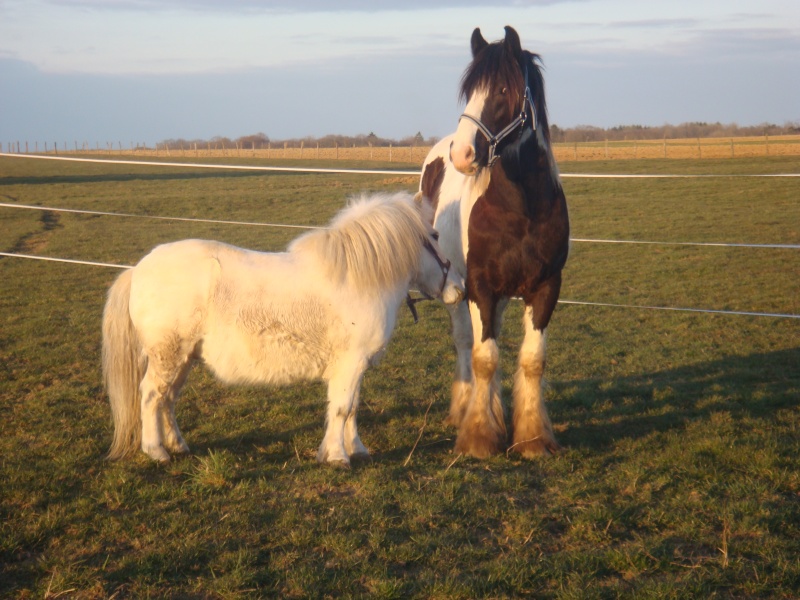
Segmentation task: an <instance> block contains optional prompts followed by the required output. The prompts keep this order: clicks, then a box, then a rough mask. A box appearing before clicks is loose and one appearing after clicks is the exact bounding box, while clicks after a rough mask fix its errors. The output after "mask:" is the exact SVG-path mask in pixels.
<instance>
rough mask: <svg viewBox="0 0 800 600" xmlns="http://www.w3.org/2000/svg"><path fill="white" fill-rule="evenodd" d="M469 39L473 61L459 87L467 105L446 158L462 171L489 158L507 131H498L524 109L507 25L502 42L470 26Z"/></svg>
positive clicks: (515, 40)
mask: <svg viewBox="0 0 800 600" xmlns="http://www.w3.org/2000/svg"><path fill="white" fill-rule="evenodd" d="M471 44H472V56H473V60H472V63H471V64H470V65H469V67H467V70H466V72H465V73H464V77H463V80H462V88H461V94H462V96H463V97H464V98H465V99H466V101H467V104H466V108H465V109H464V113H463V114H462V116H461V119H460V121H459V124H458V129H456V132H455V134H454V138H453V142H452V144H451V146H450V160H451V161H452V162H453V165H454V166H455V167H456V169H458V170H459V171H460V172H461V173H464V174H465V175H474V174H475V173H476V172H477V170H478V169H479V168H481V167H485V166H487V164H490V163H491V162H492V161H493V159H494V157H495V153H496V151H497V150H498V146H499V145H500V144H502V143H503V142H504V138H506V137H508V135H509V134H510V133H511V132H507V133H506V134H505V135H503V133H502V132H504V130H505V129H506V128H507V127H509V126H510V125H512V124H513V123H514V121H515V119H516V118H518V116H519V115H520V114H521V113H523V112H524V111H525V104H524V103H525V100H526V96H525V90H526V82H525V79H524V75H523V72H522V68H521V67H520V63H521V61H522V47H521V44H520V40H519V36H518V35H517V32H516V31H514V30H513V29H512V28H510V27H507V28H506V37H505V39H504V40H503V41H500V42H495V43H493V44H489V43H488V42H486V40H485V39H484V38H483V36H482V35H481V32H480V29H475V31H474V32H473V34H472V41H471Z"/></svg>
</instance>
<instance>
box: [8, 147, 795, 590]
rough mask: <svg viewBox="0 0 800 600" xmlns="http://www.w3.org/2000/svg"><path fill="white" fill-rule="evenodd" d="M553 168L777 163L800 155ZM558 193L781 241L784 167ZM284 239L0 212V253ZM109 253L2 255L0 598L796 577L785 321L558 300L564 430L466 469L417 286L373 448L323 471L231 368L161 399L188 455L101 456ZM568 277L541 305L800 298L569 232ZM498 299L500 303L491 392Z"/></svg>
mask: <svg viewBox="0 0 800 600" xmlns="http://www.w3.org/2000/svg"><path fill="white" fill-rule="evenodd" d="M172 158H173V159H174V158H175V157H172ZM215 160H218V161H219V162H225V161H226V160H227V161H229V162H237V163H238V162H242V161H246V160H251V159H244V158H236V157H231V158H229V159H215ZM309 162H310V161H309ZM291 164H292V166H297V161H292V163H291ZM343 165H350V166H362V167H363V166H370V167H387V166H392V167H395V168H411V169H414V168H418V165H415V164H413V163H411V164H400V163H398V162H396V161H395V162H393V163H391V165H389V164H386V163H383V164H379V163H369V164H368V165H367V164H366V163H346V162H344V163H343V161H338V162H337V163H336V166H337V167H338V166H343ZM560 166H561V170H562V172H564V173H569V172H577V171H581V172H587V171H591V172H595V173H621V172H624V173H648V172H662V173H721V174H742V173H781V172H794V173H797V172H800V158H797V157H775V156H772V157H764V158H748V159H724V160H714V159H704V160H702V161H697V160H675V161H669V160H667V161H665V160H638V161H617V162H614V161H611V162H606V161H594V162H591V163H579V164H575V163H569V162H562V163H561V165H560ZM564 184H565V188H566V191H567V198H568V201H569V203H570V214H571V219H572V235H573V237H575V238H603V239H638V240H653V241H681V242H686V241H688V242H740V243H773V244H800V202H798V194H800V181H798V180H797V179H779V178H774V179H772V178H771V179H759V178H753V179H749V178H727V177H721V178H709V179H635V180H633V179H629V180H617V179H565V180H564ZM415 186H416V180H415V178H413V177H407V176H379V175H335V176H333V175H323V174H315V175H312V174H293V173H292V174H289V173H256V172H234V171H197V170H192V169H189V168H183V167H163V168H159V167H146V166H135V165H133V166H132V165H124V166H123V165H119V166H113V165H112V166H110V165H94V164H64V163H50V162H46V161H32V160H27V159H17V158H2V157H0V196H2V197H1V198H0V202H4V203H12V204H13V203H17V204H35V205H42V206H49V207H62V208H76V209H88V210H98V211H113V212H124V213H133V214H145V215H161V216H180V217H197V218H207V219H224V220H239V221H266V222H272V223H292V224H309V225H320V224H324V223H326V222H327V221H328V220H329V218H330V217H331V216H332V215H333V214H334V213H335V212H336V211H337V210H338V209H339V208H340V207H341V206H342V205H343V203H344V202H345V198H346V196H347V195H349V194H352V193H356V192H359V191H362V190H382V189H414V188H415ZM296 234H297V230H285V229H273V228H264V227H256V226H235V225H221V224H201V223H190V222H178V221H161V220H145V219H135V218H123V217H109V216H89V215H79V214H70V213H57V212H54V211H44V212H41V211H33V210H22V209H15V208H0V250H1V251H4V252H17V253H27V254H38V255H43V256H57V257H66V258H71V259H81V260H89V261H101V262H115V263H121V264H133V263H135V262H136V261H137V260H138V259H139V258H140V257H141V256H142V255H143V254H144V253H146V252H147V251H148V250H149V249H150V248H151V247H153V246H154V245H156V244H158V243H161V242H165V241H169V240H175V239H182V238H186V237H204V238H212V239H219V240H224V241H227V242H231V243H234V244H238V245H242V246H246V247H250V248H256V249H262V250H278V249H281V248H283V247H284V246H285V245H286V243H287V241H288V240H289V239H291V238H292V237H293V236H294V235H296ZM117 273H118V271H117V270H116V269H112V268H104V267H91V266H85V265H73V264H60V263H50V262H41V261H34V260H25V259H20V258H1V257H0V278H2V284H0V597H4V598H5V597H9V598H42V597H45V598H55V597H75V598H108V597H115V598H140V597H152V598H156V597H157V598H161V597H174V598H178V597H179V598H240V597H245V598H247V597H253V598H256V597H282V598H305V597H314V598H317V597H318V598H324V597H330V598H337V597H370V598H372V597H375V598H408V597H418V598H479V597H491V598H520V597H540V598H616V597H631V598H634V597H635V598H705V597H712V596H714V597H720V598H728V597H730V598H796V597H797V594H798V589H800V469H798V456H800V410H799V409H798V399H799V398H800V320H797V319H776V318H767V317H746V316H732V315H710V314H695V313H677V312H661V311H652V310H642V309H621V308H600V307H592V306H580V305H564V304H562V305H560V306H559V307H558V308H557V309H556V312H555V315H554V317H553V321H552V323H551V327H550V329H549V332H548V335H549V338H548V351H549V352H548V370H547V377H548V380H549V389H548V401H549V407H550V415H551V417H552V420H553V423H554V426H555V429H556V432H557V435H558V438H559V441H560V442H561V443H562V444H563V446H564V447H565V449H564V451H563V452H562V453H560V454H559V455H557V456H555V457H551V458H548V459H541V460H534V461H525V460H522V459H519V458H516V457H507V456H505V455H502V456H498V457H495V458H493V459H491V460H488V461H483V462H480V461H474V460H470V459H466V458H463V457H458V456H454V455H453V454H452V452H451V449H452V447H453V443H454V432H453V431H452V430H451V429H448V428H446V427H445V426H444V425H443V423H442V422H443V419H444V417H445V415H446V413H447V409H448V404H449V398H448V393H449V386H450V382H451V377H452V374H451V373H452V365H453V361H454V352H453V349H452V344H451V342H450V339H449V336H448V332H449V323H448V319H447V313H446V311H445V310H444V309H443V307H441V306H439V305H436V304H432V303H429V304H426V305H424V306H421V307H420V317H421V321H420V323H419V324H418V325H414V324H413V321H412V319H411V317H410V315H408V314H405V313H404V314H403V315H402V318H401V320H400V322H399V324H398V327H397V330H396V332H395V336H394V338H393V340H392V342H391V344H390V346H389V349H388V351H387V353H386V355H385V357H384V359H383V361H382V362H381V364H380V365H378V366H377V367H375V368H372V369H370V370H369V371H368V372H367V375H366V378H365V381H364V386H363V390H362V398H363V402H364V403H363V406H362V409H361V412H360V415H359V418H360V425H361V427H360V431H361V435H362V438H363V440H364V442H365V444H366V445H367V446H368V448H369V449H370V450H371V452H372V454H373V458H374V461H373V462H372V463H370V464H367V465H363V466H360V467H357V468H354V469H352V470H350V471H341V470H334V469H330V468H324V467H320V466H318V465H317V464H316V462H315V460H314V457H315V452H316V448H317V446H318V444H319V442H320V440H321V436H322V430H323V410H324V409H323V407H324V405H323V402H322V400H323V397H324V388H323V386H322V385H320V384H308V385H297V386H291V387H286V388H280V389H255V388H225V387H222V386H220V385H218V384H216V383H215V382H214V381H213V379H212V378H211V377H210V375H209V374H208V373H207V372H206V371H205V370H204V369H203V368H198V369H196V370H195V372H194V373H193V375H192V376H191V377H190V379H189V382H188V384H187V386H186V388H185V392H184V396H183V398H182V400H181V402H180V403H179V406H178V421H179V423H180V424H181V426H182V429H183V431H184V435H185V437H186V440H187V442H188V443H189V445H190V446H191V447H192V450H193V455H192V456H190V457H188V458H185V459H182V460H178V461H175V462H173V463H171V464H169V465H167V466H159V465H156V464H153V463H152V462H150V461H149V460H147V459H145V458H144V456H139V457H137V458H135V459H133V460H130V461H127V462H122V463H107V462H104V461H103V455H104V453H105V451H106V450H107V448H108V444H109V442H110V439H111V421H110V413H109V409H108V405H107V401H106V399H105V397H104V394H103V390H102V385H101V378H100V368H99V365H100V361H99V349H100V315H101V312H102V307H103V302H104V294H105V292H106V290H107V288H108V286H109V285H110V283H111V281H112V280H113V279H114V277H115V276H116V275H117ZM564 274H565V285H564V289H563V291H562V299H568V300H576V301H592V302H609V303H618V304H636V305H655V306H672V307H695V308H710V309H725V310H742V311H762V312H774V313H792V314H800V251H798V250H794V249H788V250H787V249H753V248H717V247H685V246H627V245H625V246H618V245H603V244H592V243H579V242H576V243H574V244H573V247H572V252H571V256H570V260H569V262H568V265H567V268H566V270H565V273H564ZM520 316H521V311H520V307H519V306H518V305H515V304H513V303H512V305H511V306H510V308H509V310H508V312H507V317H506V325H505V330H504V336H503V337H502V339H501V348H502V351H503V352H504V355H503V369H504V373H505V377H504V394H505V397H506V398H508V397H509V396H510V387H511V382H510V375H511V373H512V372H513V369H514V350H515V348H516V347H517V346H518V344H519V341H520V328H519V323H518V321H519V319H520ZM417 441H418V443H417V445H416V446H415V443H416V442H417ZM412 450H413V451H412Z"/></svg>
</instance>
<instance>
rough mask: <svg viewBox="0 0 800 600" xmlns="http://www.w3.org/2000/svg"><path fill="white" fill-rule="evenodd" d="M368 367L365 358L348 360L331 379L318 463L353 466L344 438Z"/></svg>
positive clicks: (337, 369) (338, 367)
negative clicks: (346, 426)
mask: <svg viewBox="0 0 800 600" xmlns="http://www.w3.org/2000/svg"><path fill="white" fill-rule="evenodd" d="M366 368H367V361H366V360H364V359H360V358H359V359H355V358H354V359H345V360H344V361H343V362H342V363H341V364H340V365H338V366H337V368H336V371H335V372H334V374H333V375H332V376H331V378H330V379H329V380H328V411H327V416H326V419H325V423H326V425H325V437H324V438H322V443H321V444H320V446H319V450H318V451H317V462H320V463H328V464H329V465H333V466H341V467H349V466H350V457H349V456H348V453H347V449H346V448H345V441H344V440H345V437H344V436H345V425H346V423H347V420H348V419H349V418H350V417H351V415H352V413H353V411H354V409H355V404H356V399H357V398H358V391H359V389H360V388H361V378H362V377H363V376H364V371H365V370H366ZM353 425H355V422H353ZM362 446H363V445H362ZM365 450H366V448H365Z"/></svg>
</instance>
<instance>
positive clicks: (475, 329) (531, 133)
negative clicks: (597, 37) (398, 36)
mask: <svg viewBox="0 0 800 600" xmlns="http://www.w3.org/2000/svg"><path fill="white" fill-rule="evenodd" d="M471 46H472V57H473V59H472V62H471V63H470V64H469V66H468V67H467V69H466V71H465V72H464V76H463V78H462V85H461V96H462V98H463V99H464V100H465V101H466V108H465V110H464V113H463V114H462V115H461V118H460V120H459V123H458V128H457V130H456V132H455V133H454V134H452V135H450V136H448V137H446V138H444V139H443V140H441V141H440V142H439V143H438V144H437V145H436V146H434V148H433V149H432V150H431V152H430V153H429V154H428V156H427V158H426V159H425V163H424V165H423V175H422V180H421V183H420V192H421V195H423V196H425V197H426V198H427V201H428V202H430V204H431V205H432V207H433V209H434V211H435V216H434V221H433V225H434V227H435V228H436V229H437V231H439V233H440V239H439V243H440V245H441V248H442V250H443V251H444V253H445V255H446V256H447V257H448V258H449V259H450V261H451V262H452V265H453V268H454V269H455V270H457V271H458V273H460V274H461V275H462V276H464V277H465V279H466V288H467V299H468V303H467V302H462V303H459V304H456V305H451V306H449V307H448V309H449V312H450V316H451V319H452V325H453V337H454V341H455V345H456V351H457V364H456V373H455V381H454V384H453V391H452V401H451V406H450V414H449V417H448V421H449V423H451V424H452V425H455V426H456V427H457V428H458V437H457V439H456V445H455V451H456V452H458V453H463V454H466V455H470V456H474V457H478V458H485V457H488V456H490V455H493V454H496V453H499V452H501V451H502V450H503V449H504V448H506V447H507V445H508V433H507V428H506V421H505V411H504V408H503V404H502V401H501V398H500V389H501V388H500V369H499V353H498V346H497V336H498V335H499V333H500V327H501V321H502V316H503V311H504V309H505V308H506V305H507V303H508V301H509V299H510V298H520V299H522V301H523V302H524V303H525V310H524V318H523V327H524V332H525V335H524V341H523V343H522V347H521V348H520V351H519V367H518V369H517V372H516V375H515V377H514V392H513V394H514V408H513V419H512V426H513V435H512V437H511V444H510V446H509V450H511V451H514V452H518V453H520V454H522V455H523V456H525V457H533V456H537V455H542V454H549V453H552V452H555V451H556V450H558V449H559V445H558V443H557V442H556V439H555V436H554V434H553V428H552V425H551V423H550V419H549V417H548V414H547V409H546V407H545V403H544V398H543V395H542V375H543V373H544V368H545V330H546V328H547V325H548V323H549V322H550V317H551V315H552V314H553V309H554V308H555V306H556V302H557V300H558V296H559V291H560V289H561V271H562V269H563V268H564V264H565V263H566V260H567V254H568V251H569V217H568V214H567V202H566V198H565V196H564V190H563V189H562V186H561V181H560V178H559V174H558V169H557V166H556V163H555V160H554V158H553V152H552V148H551V144H550V131H549V127H548V123H547V107H546V105H545V96H544V80H543V78H542V73H541V70H540V59H539V56H538V55H536V54H532V53H531V52H528V51H526V50H523V49H522V46H521V43H520V38H519V35H518V34H517V32H516V31H514V29H512V28H511V27H506V28H505V39H503V40H501V41H498V42H495V43H491V44H490V43H488V42H487V41H486V40H485V39H484V38H483V36H482V35H481V32H480V29H475V31H474V32H473V34H472V39H471Z"/></svg>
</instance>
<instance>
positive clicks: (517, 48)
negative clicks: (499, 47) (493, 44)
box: [504, 25, 522, 58]
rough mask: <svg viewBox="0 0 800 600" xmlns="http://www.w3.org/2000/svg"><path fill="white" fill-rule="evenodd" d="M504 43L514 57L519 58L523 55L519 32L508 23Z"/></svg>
mask: <svg viewBox="0 0 800 600" xmlns="http://www.w3.org/2000/svg"><path fill="white" fill-rule="evenodd" d="M504 43H505V46H506V48H507V49H508V50H509V51H510V52H511V54H512V55H513V56H514V57H516V58H519V57H520V56H521V55H522V42H520V40H519V34H518V33H517V32H516V30H515V29H514V28H513V27H511V26H509V25H506V39H505V42H504Z"/></svg>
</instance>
